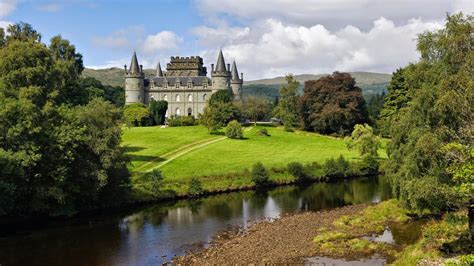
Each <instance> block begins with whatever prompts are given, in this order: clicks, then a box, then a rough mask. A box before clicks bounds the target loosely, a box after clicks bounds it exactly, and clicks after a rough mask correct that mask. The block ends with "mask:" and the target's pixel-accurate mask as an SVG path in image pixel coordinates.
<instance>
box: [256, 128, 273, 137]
mask: <svg viewBox="0 0 474 266" xmlns="http://www.w3.org/2000/svg"><path fill="white" fill-rule="evenodd" d="M257 135H259V136H270V135H269V134H268V130H267V129H266V128H261V129H259V130H258V131H257Z"/></svg>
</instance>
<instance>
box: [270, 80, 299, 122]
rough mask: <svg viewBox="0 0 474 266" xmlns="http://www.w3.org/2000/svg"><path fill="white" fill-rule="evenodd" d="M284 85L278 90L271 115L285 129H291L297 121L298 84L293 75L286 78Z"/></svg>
mask: <svg viewBox="0 0 474 266" xmlns="http://www.w3.org/2000/svg"><path fill="white" fill-rule="evenodd" d="M286 82H287V84H286V85H283V86H282V87H281V89H280V96H279V98H278V103H277V105H276V107H275V109H274V110H273V115H274V116H276V117H277V118H280V119H281V120H282V121H283V124H284V125H285V128H286V129H291V128H292V127H293V126H295V125H296V124H297V123H298V121H299V113H298V87H299V82H298V81H296V80H295V79H294V78H293V75H291V74H289V75H287V76H286Z"/></svg>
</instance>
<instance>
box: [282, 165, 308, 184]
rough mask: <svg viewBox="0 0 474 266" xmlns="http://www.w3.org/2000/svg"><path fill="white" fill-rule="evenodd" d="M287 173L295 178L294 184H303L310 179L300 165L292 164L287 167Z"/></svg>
mask: <svg viewBox="0 0 474 266" xmlns="http://www.w3.org/2000/svg"><path fill="white" fill-rule="evenodd" d="M287 169H288V172H289V173H290V174H291V175H292V176H294V177H295V178H296V182H298V183H303V182H307V181H309V180H310V179H311V177H310V175H309V174H308V173H307V172H306V169H305V168H304V167H303V165H302V164H301V163H298V162H292V163H289V164H288V166H287Z"/></svg>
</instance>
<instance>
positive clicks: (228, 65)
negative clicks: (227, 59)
mask: <svg viewBox="0 0 474 266" xmlns="http://www.w3.org/2000/svg"><path fill="white" fill-rule="evenodd" d="M227 71H229V72H230V64H227Z"/></svg>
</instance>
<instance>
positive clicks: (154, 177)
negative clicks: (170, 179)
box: [143, 169, 164, 197]
mask: <svg viewBox="0 0 474 266" xmlns="http://www.w3.org/2000/svg"><path fill="white" fill-rule="evenodd" d="M163 179H164V176H163V174H162V173H161V171H160V170H158V169H155V170H153V171H151V172H149V173H147V174H146V175H145V176H144V180H143V181H144V183H145V184H144V187H145V188H146V189H147V190H148V191H149V192H150V193H151V194H152V195H153V196H155V197H157V196H158V195H159V192H160V188H161V185H162V184H163Z"/></svg>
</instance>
